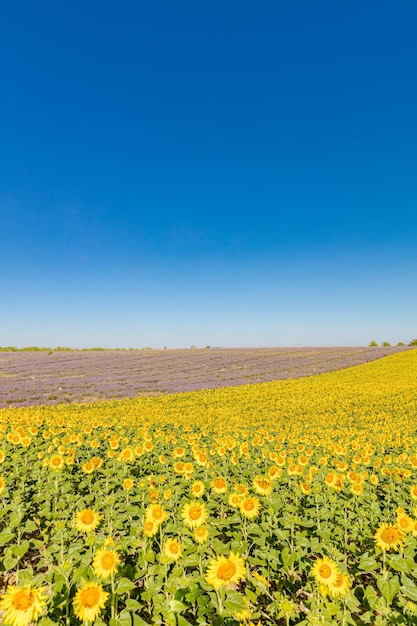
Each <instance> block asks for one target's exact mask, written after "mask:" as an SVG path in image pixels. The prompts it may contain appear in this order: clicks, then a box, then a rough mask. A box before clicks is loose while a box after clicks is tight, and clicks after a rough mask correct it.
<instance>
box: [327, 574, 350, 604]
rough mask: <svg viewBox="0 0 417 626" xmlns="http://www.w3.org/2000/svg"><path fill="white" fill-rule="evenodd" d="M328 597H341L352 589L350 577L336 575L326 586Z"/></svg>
mask: <svg viewBox="0 0 417 626" xmlns="http://www.w3.org/2000/svg"><path fill="white" fill-rule="evenodd" d="M328 587H329V591H330V595H332V596H333V597H335V598H337V597H343V596H345V595H346V594H347V593H348V592H349V589H350V588H351V587H352V581H351V580H350V576H347V575H346V574H341V573H339V574H337V576H336V578H335V580H334V581H333V582H331V583H329V584H328Z"/></svg>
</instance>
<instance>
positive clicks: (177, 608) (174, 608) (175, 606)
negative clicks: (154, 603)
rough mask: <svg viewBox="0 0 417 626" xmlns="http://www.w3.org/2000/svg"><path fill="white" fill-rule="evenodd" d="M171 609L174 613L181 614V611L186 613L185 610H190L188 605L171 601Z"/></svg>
mask: <svg viewBox="0 0 417 626" xmlns="http://www.w3.org/2000/svg"><path fill="white" fill-rule="evenodd" d="M169 607H170V609H171V611H173V612H174V613H180V612H181V611H185V609H187V608H188V607H187V605H186V604H184V603H183V602H180V601H179V600H171V601H170V603H169Z"/></svg>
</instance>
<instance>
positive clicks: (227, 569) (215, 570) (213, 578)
mask: <svg viewBox="0 0 417 626" xmlns="http://www.w3.org/2000/svg"><path fill="white" fill-rule="evenodd" d="M245 573H246V570H245V562H244V560H243V558H242V557H241V556H238V555H237V554H235V553H234V552H230V554H229V556H228V557H225V556H219V557H218V558H217V559H211V560H210V561H209V564H208V568H207V572H206V577H205V580H206V582H207V583H208V584H209V585H212V587H214V589H216V590H217V589H219V588H220V587H222V586H223V585H229V584H230V583H238V582H239V580H241V579H243V578H245Z"/></svg>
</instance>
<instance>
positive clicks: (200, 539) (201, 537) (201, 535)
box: [194, 526, 209, 544]
mask: <svg viewBox="0 0 417 626" xmlns="http://www.w3.org/2000/svg"><path fill="white" fill-rule="evenodd" d="M208 536H209V533H208V530H207V528H206V526H199V527H198V528H196V529H195V530H194V539H195V541H196V542H197V543H200V544H202V543H204V542H205V541H207V539H208Z"/></svg>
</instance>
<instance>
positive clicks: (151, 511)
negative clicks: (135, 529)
mask: <svg viewBox="0 0 417 626" xmlns="http://www.w3.org/2000/svg"><path fill="white" fill-rule="evenodd" d="M167 517H168V515H167V513H166V511H164V509H163V508H162V506H161V505H160V504H150V505H149V506H148V508H147V509H146V514H145V521H147V522H149V521H151V522H156V523H157V524H162V522H163V521H164V520H166V518H167Z"/></svg>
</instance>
